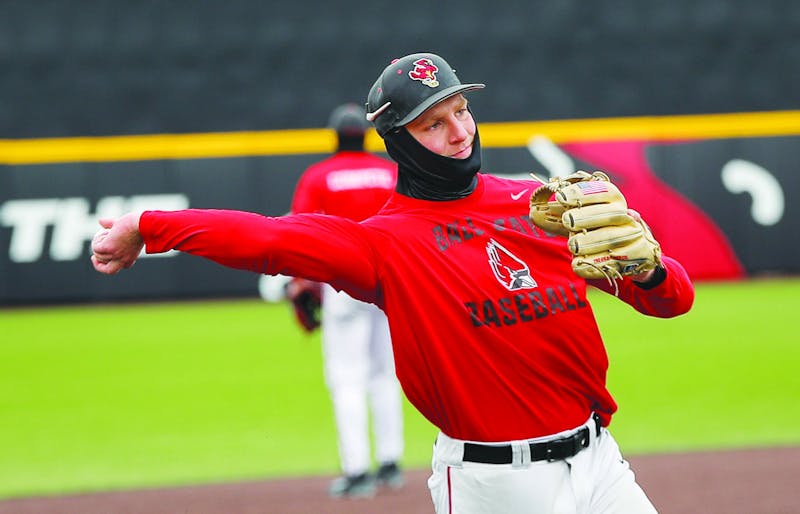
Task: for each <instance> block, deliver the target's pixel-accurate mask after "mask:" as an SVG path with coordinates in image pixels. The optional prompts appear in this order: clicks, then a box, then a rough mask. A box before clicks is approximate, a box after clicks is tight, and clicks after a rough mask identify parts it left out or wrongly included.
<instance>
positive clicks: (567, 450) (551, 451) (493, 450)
mask: <svg viewBox="0 0 800 514" xmlns="http://www.w3.org/2000/svg"><path fill="white" fill-rule="evenodd" d="M592 417H593V418H594V422H595V427H596V433H597V435H599V434H600V427H601V425H600V417H599V416H598V415H597V414H594V415H592ZM589 441H590V437H589V427H583V428H581V429H579V430H576V431H575V432H574V433H573V434H572V435H568V436H566V437H561V438H559V439H553V440H552V441H545V442H541V443H530V447H531V461H540V460H547V461H551V462H552V461H554V460H564V459H566V458H569V457H572V456H573V455H577V454H578V452H580V451H581V450H583V449H584V448H586V447H588V446H589ZM463 460H464V461H466V462H480V463H482V464H511V463H512V462H513V451H512V449H511V445H504V446H490V445H485V444H476V443H464V458H463Z"/></svg>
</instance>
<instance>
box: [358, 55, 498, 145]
mask: <svg viewBox="0 0 800 514" xmlns="http://www.w3.org/2000/svg"><path fill="white" fill-rule="evenodd" d="M484 87H485V86H484V85H483V84H462V83H461V81H460V80H459V79H458V77H457V76H456V72H455V70H454V69H453V68H451V67H450V65H449V64H447V61H445V60H444V59H442V58H441V57H439V56H438V55H436V54H432V53H419V54H411V55H407V56H405V57H401V58H400V59H395V60H394V61H392V63H391V64H390V65H389V66H387V67H386V68H385V69H384V70H383V72H382V73H381V75H380V76H379V77H378V80H376V81H375V84H374V85H373V86H372V89H370V91H369V96H368V97H367V105H366V108H367V115H366V116H367V119H368V120H370V121H371V122H373V123H374V124H375V129H376V130H377V131H378V134H380V135H381V137H383V136H384V135H386V133H387V132H389V131H390V130H392V129H395V128H397V127H402V126H404V125H407V124H408V123H411V122H412V121H414V119H416V118H417V116H419V115H420V114H422V113H423V111H425V110H426V109H427V108H429V107H430V106H432V105H434V104H437V103H439V102H441V101H442V100H445V99H447V98H450V97H451V96H453V95H456V94H458V93H463V92H465V91H472V90H475V89H482V88H484Z"/></svg>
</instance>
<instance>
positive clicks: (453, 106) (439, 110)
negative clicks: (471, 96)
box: [409, 94, 467, 125]
mask: <svg viewBox="0 0 800 514" xmlns="http://www.w3.org/2000/svg"><path fill="white" fill-rule="evenodd" d="M466 107H467V98H466V97H465V96H464V95H461V94H458V95H453V96H451V97H450V98H445V99H444V100H442V101H441V102H437V103H435V104H434V105H432V106H430V107H428V108H427V109H426V110H424V111H423V112H422V114H420V115H419V116H418V117H417V119H415V120H414V121H412V122H411V123H410V124H409V125H411V124H414V125H416V124H424V123H425V122H428V121H431V120H436V119H439V118H442V117H444V116H447V115H448V114H450V113H452V112H455V111H459V110H461V109H464V108H466Z"/></svg>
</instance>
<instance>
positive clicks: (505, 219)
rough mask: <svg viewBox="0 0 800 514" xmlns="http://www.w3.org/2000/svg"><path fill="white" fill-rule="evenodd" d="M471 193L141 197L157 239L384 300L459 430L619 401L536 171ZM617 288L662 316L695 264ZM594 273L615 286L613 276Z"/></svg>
mask: <svg viewBox="0 0 800 514" xmlns="http://www.w3.org/2000/svg"><path fill="white" fill-rule="evenodd" d="M478 177H479V181H478V185H477V187H476V190H475V191H474V192H473V193H472V194H471V195H469V196H468V197H466V198H463V199H459V200H454V201H446V202H432V201H424V200H417V199H413V198H409V197H405V196H403V195H400V194H394V195H392V197H391V198H390V199H389V201H388V202H387V204H386V205H385V206H384V207H383V209H382V210H381V211H380V212H379V213H378V214H377V215H375V216H373V217H371V218H369V219H367V220H365V221H362V222H360V223H358V222H355V221H352V220H349V219H345V218H340V217H333V216H327V215H322V214H296V215H291V216H285V217H281V218H270V217H264V216H261V215H257V214H251V213H241V212H235V211H212V210H186V211H177V212H158V211H148V212H145V213H144V214H143V215H142V216H141V218H140V222H139V229H140V232H141V234H142V237H143V238H144V241H145V244H146V249H147V252H148V253H157V252H164V251H167V250H170V249H177V250H181V251H184V252H188V253H192V254H195V255H200V256H203V257H206V258H209V259H212V260H214V261H216V262H218V263H221V264H223V265H225V266H229V267H234V268H239V269H245V270H250V271H254V272H258V273H268V274H276V273H281V274H285V275H292V276H300V277H305V278H308V279H311V280H318V281H322V282H328V283H330V284H332V285H333V286H334V287H336V288H339V289H343V290H345V291H347V292H348V293H349V294H350V295H351V296H354V297H356V298H359V299H362V300H364V301H369V302H373V303H376V304H377V305H378V306H380V307H381V308H382V309H383V310H384V311H385V312H386V314H387V316H388V318H389V324H390V329H391V334H392V341H393V348H394V354H395V366H396V371H397V376H398V378H399V380H400V382H401V384H402V387H403V391H404V392H405V394H406V396H407V398H408V399H409V401H410V402H411V403H412V404H413V405H414V406H415V407H416V408H417V409H418V410H419V411H420V412H421V413H422V414H423V415H424V416H425V417H426V418H427V419H428V420H429V421H430V422H431V423H433V424H434V425H436V426H437V427H438V428H439V429H440V430H441V431H442V432H444V433H445V434H447V435H448V436H450V437H454V438H459V439H467V440H474V441H484V442H491V441H508V440H515V439H525V438H531V437H538V436H542V435H547V434H552V433H556V432H559V431H562V430H566V429H569V428H572V427H575V426H577V425H579V424H581V423H583V422H584V421H585V420H586V419H587V418H588V416H589V414H590V412H591V411H592V410H595V411H597V412H598V413H599V414H600V415H601V417H602V418H603V421H604V423H605V424H608V422H609V421H610V418H611V415H612V414H613V413H614V411H615V410H616V404H615V402H614V400H613V398H612V397H611V395H610V393H609V392H608V390H607V389H606V370H607V367H608V360H607V356H606V351H605V347H604V345H603V341H602V339H601V336H600V332H599V329H598V326H597V323H596V321H595V318H594V315H593V313H592V309H591V307H590V305H589V302H588V301H587V299H586V285H587V282H586V281H584V280H583V279H581V278H579V277H577V276H576V275H575V274H574V273H573V271H572V269H571V264H570V263H571V259H572V256H571V254H570V253H569V250H568V249H567V245H566V240H565V239H564V238H562V237H555V236H551V235H549V234H546V233H544V232H542V231H541V230H539V229H537V228H536V227H534V226H533V225H532V224H531V222H530V221H529V220H528V198H529V196H530V193H531V192H532V191H533V189H534V188H535V187H536V185H537V183H536V182H532V181H519V180H508V179H502V178H498V177H494V176H491V175H483V174H479V175H478ZM663 261H664V266H665V268H666V270H667V277H666V279H665V280H664V281H663V282H662V283H661V284H659V285H658V286H656V287H654V288H652V289H648V290H645V289H642V288H640V287H638V286H636V285H635V284H634V283H633V282H632V281H631V280H630V279H628V278H626V279H624V280H622V281H621V283H620V284H619V298H620V299H621V300H623V301H625V302H627V303H629V304H630V305H632V306H633V307H634V308H635V309H636V310H638V311H640V312H642V313H644V314H648V315H652V316H658V317H671V316H676V315H679V314H682V313H685V312H686V311H688V310H689V308H690V307H691V304H692V302H693V300H694V289H693V286H692V284H691V282H690V280H689V278H688V276H687V274H686V272H685V271H684V269H683V267H682V266H681V265H680V264H679V263H678V262H677V261H674V260H672V259H670V258H669V257H664V259H663ZM592 285H595V286H597V287H599V288H600V289H603V290H604V291H609V286H608V285H607V284H606V283H605V282H604V281H592Z"/></svg>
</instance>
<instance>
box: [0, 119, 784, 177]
mask: <svg viewBox="0 0 800 514" xmlns="http://www.w3.org/2000/svg"><path fill="white" fill-rule="evenodd" d="M480 130H481V142H482V145H483V146H484V147H485V148H507V147H524V146H526V145H527V144H528V140H529V139H530V138H531V137H532V136H535V135H541V136H546V137H548V138H550V139H551V140H552V141H553V142H555V143H570V142H585V141H619V140H627V139H645V140H651V141H659V140H661V141H663V140H670V139H695V138H697V139H720V138H738V137H774V136H789V135H800V111H767V112H753V113H728V114H707V115H681V116H649V117H638V118H596V119H580V120H554V121H530V122H506V123H480ZM335 145H336V138H335V136H334V133H333V132H332V131H331V130H329V129H300V130H271V131H257V132H220V133H202V134H172V135H170V134H161V135H141V136H106V137H75V138H50V139H20V140H11V139H2V140H0V164H6V165H11V164H17V165H18V164H44V163H68V162H110V161H140V160H152V159H198V158H219V157H248V156H264V155H296V154H313V153H328V152H331V151H333V150H334V148H335ZM367 148H368V149H369V150H372V151H383V150H384V146H383V142H382V141H381V140H380V138H379V137H378V136H377V134H375V132H374V131H372V132H370V133H369V134H368V136H367Z"/></svg>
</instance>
